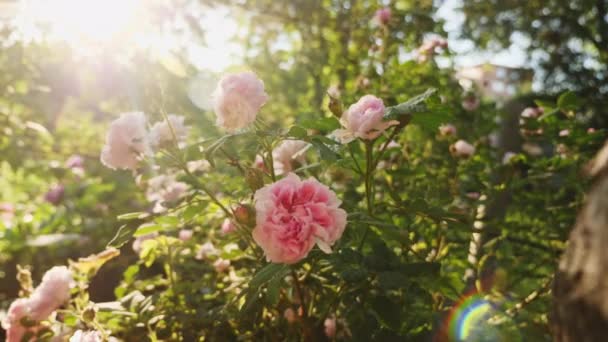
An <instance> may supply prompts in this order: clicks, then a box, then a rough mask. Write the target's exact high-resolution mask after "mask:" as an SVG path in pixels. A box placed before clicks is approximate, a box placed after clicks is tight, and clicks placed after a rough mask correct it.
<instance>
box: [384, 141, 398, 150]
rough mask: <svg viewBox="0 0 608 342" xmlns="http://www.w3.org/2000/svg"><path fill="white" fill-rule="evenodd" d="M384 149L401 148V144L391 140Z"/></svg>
mask: <svg viewBox="0 0 608 342" xmlns="http://www.w3.org/2000/svg"><path fill="white" fill-rule="evenodd" d="M386 148H389V149H390V148H401V144H399V143H398V142H396V141H395V140H391V141H390V142H389V143H388V145H386Z"/></svg>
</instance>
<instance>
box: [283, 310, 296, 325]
mask: <svg viewBox="0 0 608 342" xmlns="http://www.w3.org/2000/svg"><path fill="white" fill-rule="evenodd" d="M283 317H285V319H286V320H287V322H289V323H290V324H291V323H293V322H295V321H296V319H297V318H298V316H297V315H296V311H295V310H294V309H292V308H287V309H285V311H284V312H283Z"/></svg>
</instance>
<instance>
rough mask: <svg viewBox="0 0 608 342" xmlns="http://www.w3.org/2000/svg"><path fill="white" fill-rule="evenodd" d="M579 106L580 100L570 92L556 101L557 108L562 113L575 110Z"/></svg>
mask: <svg viewBox="0 0 608 342" xmlns="http://www.w3.org/2000/svg"><path fill="white" fill-rule="evenodd" d="M580 106H581V99H580V98H579V97H578V96H576V94H575V93H574V92H572V91H567V92H565V93H563V94H561V95H560V96H559V98H558V99H557V107H558V108H559V109H561V110H563V111H572V110H576V109H578V108H579V107H580Z"/></svg>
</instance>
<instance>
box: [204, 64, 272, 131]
mask: <svg viewBox="0 0 608 342" xmlns="http://www.w3.org/2000/svg"><path fill="white" fill-rule="evenodd" d="M267 100H268V95H267V94H266V92H265V91H264V82H262V80H260V79H259V78H258V77H257V76H256V74H254V73H253V72H242V73H237V74H230V75H226V76H224V77H223V78H222V79H221V80H220V82H219V84H218V86H217V88H216V89H215V91H214V93H213V107H214V108H215V114H216V115H217V125H218V126H220V127H222V128H224V129H225V130H227V131H229V132H234V131H236V130H238V129H241V128H244V127H246V126H249V125H250V124H252V123H253V122H254V121H255V117H256V116H257V114H258V112H259V110H260V108H262V106H263V105H264V103H266V101H267Z"/></svg>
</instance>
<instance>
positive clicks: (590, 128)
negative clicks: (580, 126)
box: [587, 127, 595, 134]
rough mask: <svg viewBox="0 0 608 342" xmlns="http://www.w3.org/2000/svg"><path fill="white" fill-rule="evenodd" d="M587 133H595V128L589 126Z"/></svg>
mask: <svg viewBox="0 0 608 342" xmlns="http://www.w3.org/2000/svg"><path fill="white" fill-rule="evenodd" d="M587 133H588V134H593V133H595V128H593V127H589V128H587Z"/></svg>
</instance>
